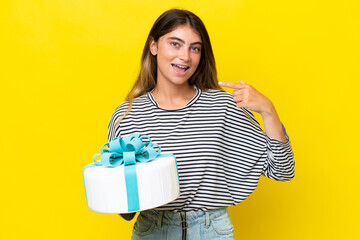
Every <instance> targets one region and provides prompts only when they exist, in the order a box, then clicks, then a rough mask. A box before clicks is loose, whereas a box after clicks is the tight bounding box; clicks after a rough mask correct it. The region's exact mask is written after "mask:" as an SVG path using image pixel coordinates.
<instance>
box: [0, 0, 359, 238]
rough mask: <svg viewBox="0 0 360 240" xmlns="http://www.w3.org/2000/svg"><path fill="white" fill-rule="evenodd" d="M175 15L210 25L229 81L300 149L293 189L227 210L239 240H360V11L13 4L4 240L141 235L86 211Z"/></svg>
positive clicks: (271, 184)
mask: <svg viewBox="0 0 360 240" xmlns="http://www.w3.org/2000/svg"><path fill="white" fill-rule="evenodd" d="M172 7H180V8H186V9H189V10H191V11H193V12H195V13H196V14H197V15H198V16H200V17H201V18H202V20H203V21H204V23H205V25H206V27H207V30H208V32H209V35H210V38H211V41H212V44H213V50H214V54H215V57H216V62H217V67H218V73H219V79H220V80H222V81H233V82H236V81H239V79H243V80H244V81H245V82H247V83H250V84H252V85H253V86H254V87H256V88H257V89H258V90H259V91H261V92H262V93H264V94H265V95H266V96H268V97H269V98H270V99H271V100H272V101H273V103H274V104H275V106H276V108H277V110H278V113H279V115H280V117H281V120H282V122H283V123H284V125H285V127H286V128H287V131H288V133H289V135H290V138H291V141H292V144H293V150H294V153H295V160H296V175H295V179H294V180H292V181H290V182H276V181H273V180H270V179H266V178H265V177H262V178H261V179H260V183H259V186H258V188H257V189H256V190H255V192H254V193H253V194H252V195H251V196H250V197H249V198H248V199H247V200H246V201H244V202H242V203H241V204H239V205H237V206H235V207H234V206H232V207H230V209H229V211H230V215H231V219H232V223H233V225H234V227H235V237H236V239H267V240H270V239H359V238H360V234H359V230H358V227H359V215H360V211H359V202H360V201H359V200H360V199H359V178H358V174H359V167H360V165H359V154H358V149H359V146H358V144H359V139H358V137H359V129H358V123H359V114H358V112H359V100H358V99H359V97H358V95H359V80H360V73H359V69H360V68H359V63H360V51H359V43H360V34H359V33H360V21H359V20H360V18H359V12H360V7H359V1H357V0H353V1H350V0H349V1H346V0H344V1H332V0H327V1H325V0H302V1H288V0H273V1H267V0H262V1H260V0H256V1H255V0H243V1H240V0H237V1H235V0H222V1H209V0H207V1H205V0H203V1H194V0H189V1H185V0H184V1H172V0H164V1H130V0H127V1H121V0H118V1H116V0H107V1H104V0H61V1H55V0H53V1H50V0H48V1H46V0H42V1H41V0H37V1H36V0H23V1H21V0H12V1H6V0H5V1H4V0H2V1H1V3H0V33H1V34H0V35H1V36H0V54H1V58H0V78H1V94H0V98H1V99H0V100H1V124H0V126H1V174H0V191H1V197H0V239H89V240H90V239H129V238H130V235H131V229H132V226H133V223H134V221H131V222H126V221H124V220H122V219H121V218H120V217H119V216H117V215H108V214H98V213H93V212H91V211H90V210H89V209H88V208H87V205H86V200H85V193H84V186H83V179H82V169H83V167H84V166H85V165H86V164H88V163H90V162H91V159H92V156H93V154H95V153H97V152H99V149H100V147H101V145H102V144H104V143H105V142H106V138H107V125H108V121H109V119H110V116H111V114H112V112H113V111H114V109H115V108H116V107H117V106H118V105H119V104H120V103H121V102H122V101H123V100H124V97H125V95H126V93H127V92H128V91H129V89H130V87H131V86H132V83H133V82H134V79H135V77H136V74H137V71H138V70H139V61H140V55H141V53H142V48H143V44H144V43H145V38H146V36H147V34H148V32H149V30H150V28H151V26H152V24H153V22H154V21H155V19H156V18H157V17H158V16H159V15H160V14H161V13H162V12H163V11H165V10H167V9H169V8H172Z"/></svg>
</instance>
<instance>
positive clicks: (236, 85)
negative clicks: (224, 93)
mask: <svg viewBox="0 0 360 240" xmlns="http://www.w3.org/2000/svg"><path fill="white" fill-rule="evenodd" d="M219 85H220V86H222V87H228V88H234V89H241V88H242V84H240V83H234V82H219Z"/></svg>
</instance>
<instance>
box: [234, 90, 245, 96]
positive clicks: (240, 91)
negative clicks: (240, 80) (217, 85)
mask: <svg viewBox="0 0 360 240" xmlns="http://www.w3.org/2000/svg"><path fill="white" fill-rule="evenodd" d="M243 92H244V90H243V89H236V90H234V91H233V92H232V95H234V96H235V95H240V94H242V93H243Z"/></svg>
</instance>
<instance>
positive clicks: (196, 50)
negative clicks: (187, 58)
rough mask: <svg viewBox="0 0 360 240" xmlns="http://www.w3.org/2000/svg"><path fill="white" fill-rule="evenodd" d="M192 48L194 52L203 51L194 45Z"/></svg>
mask: <svg viewBox="0 0 360 240" xmlns="http://www.w3.org/2000/svg"><path fill="white" fill-rule="evenodd" d="M191 50H192V51H194V52H201V49H200V48H199V47H192V48H191Z"/></svg>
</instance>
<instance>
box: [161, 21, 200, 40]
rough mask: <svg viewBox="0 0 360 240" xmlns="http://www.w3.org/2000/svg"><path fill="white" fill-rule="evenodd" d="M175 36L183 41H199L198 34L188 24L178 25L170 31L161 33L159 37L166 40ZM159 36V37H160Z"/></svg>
mask: <svg viewBox="0 0 360 240" xmlns="http://www.w3.org/2000/svg"><path fill="white" fill-rule="evenodd" d="M171 37H176V38H180V39H182V40H184V41H185V42H190V43H192V42H201V37H200V34H199V33H198V32H197V31H196V30H195V29H193V28H192V27H190V26H189V25H180V26H178V27H176V28H174V29H173V30H172V31H171V32H168V33H167V34H165V35H163V36H162V37H161V38H162V39H165V40H167V39H168V38H171ZM161 38H160V39H161Z"/></svg>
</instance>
